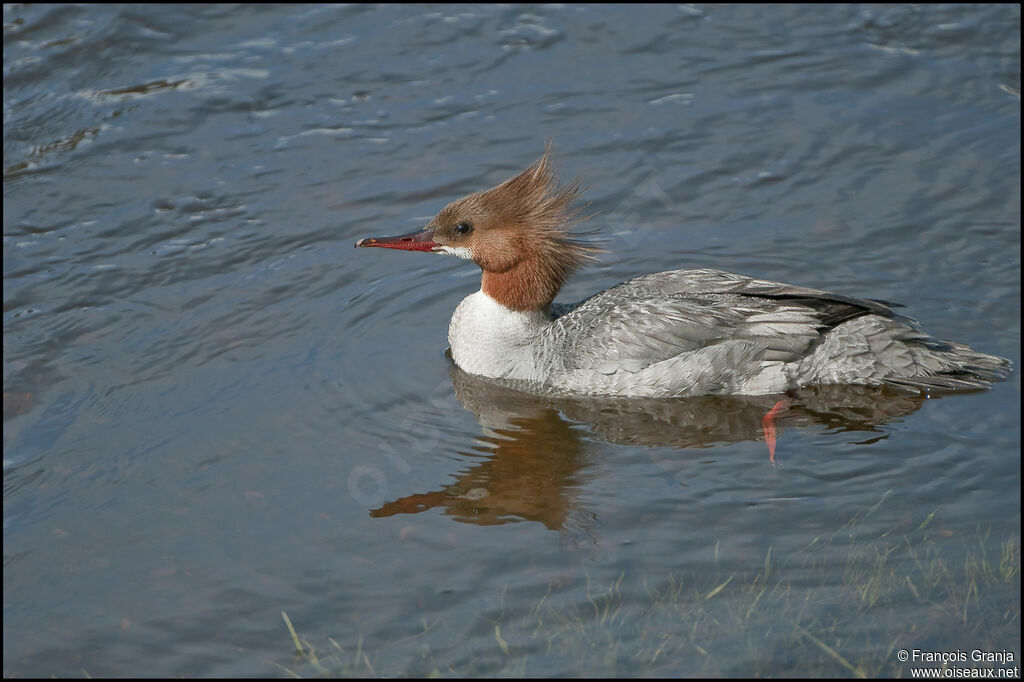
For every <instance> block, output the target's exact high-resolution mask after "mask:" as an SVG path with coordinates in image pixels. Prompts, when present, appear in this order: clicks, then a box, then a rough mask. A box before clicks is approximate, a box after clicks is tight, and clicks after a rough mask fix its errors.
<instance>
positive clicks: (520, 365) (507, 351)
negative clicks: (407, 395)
mask: <svg viewBox="0 0 1024 682" xmlns="http://www.w3.org/2000/svg"><path fill="white" fill-rule="evenodd" d="M579 193H580V189H579V184H578V183H577V182H572V183H569V184H567V185H562V186H559V184H558V181H557V178H556V177H555V174H554V172H553V170H552V168H551V162H550V146H549V148H548V149H547V150H546V151H545V153H544V155H543V156H542V157H541V158H540V159H538V160H537V161H536V162H535V163H534V164H533V165H531V166H530V167H529V168H527V169H526V170H524V171H523V172H522V173H519V174H518V175H516V176H514V177H512V178H510V179H508V180H506V181H505V182H503V183H501V184H500V185H498V186H496V187H492V188H491V189H488V190H484V191H481V192H476V193H474V194H470V195H469V196H466V197H463V198H461V199H458V200H457V201H454V202H452V203H450V204H448V205H447V206H445V207H444V209H442V210H441V212H440V213H438V214H437V215H436V216H435V217H434V218H433V220H431V221H430V222H429V223H427V225H426V227H424V228H423V229H422V230H420V231H418V232H413V233H410V234H406V235H400V236H397V237H370V238H366V239H360V240H359V241H358V242H356V246H357V247H358V246H363V247H371V246H373V247H382V248H390V249H402V250H406V251H430V252H433V253H442V254H448V255H451V256H457V257H459V258H464V259H466V260H471V261H473V262H474V263H476V264H477V265H478V266H479V267H480V269H481V270H482V277H481V282H480V290H479V291H477V292H476V293H473V294H470V295H469V296H467V297H466V298H465V299H463V301H462V302H461V303H460V304H459V306H458V307H457V308H456V309H455V312H454V314H453V315H452V319H451V324H450V326H449V329H448V342H449V344H450V345H451V354H452V358H453V359H454V361H455V363H456V364H457V365H458V366H459V367H460V368H461V369H463V370H464V371H466V372H469V373H471V374H476V375H480V376H484V377H490V378H494V379H506V380H512V381H514V382H515V383H516V384H517V385H520V386H522V387H524V388H526V389H528V390H533V389H535V390H538V391H543V392H552V391H554V392H566V393H572V394H582V395H601V396H630V397H653V398H663V397H683V396H694V395H706V394H720V395H722V394H746V395H758V394H769V393H783V392H786V391H791V390H793V389H797V388H799V387H801V386H816V385H830V384H862V385H892V386H899V387H904V388H907V389H911V390H921V391H931V390H945V391H948V390H965V389H967V390H969V389H982V388H986V387H988V385H989V383H990V382H992V381H997V380H1000V379H1003V378H1005V377H1006V376H1007V375H1008V374H1009V372H1010V366H1011V363H1010V361H1009V360H1006V359H1005V358H1001V357H997V356H994V355H987V354H985V353H979V352H977V351H975V350H972V349H971V348H968V347H967V346H965V345H963V344H959V343H954V342H952V341H940V340H938V339H936V338H933V337H931V336H929V335H928V334H926V333H924V332H923V331H921V330H920V329H918V328H917V327H916V326H915V323H914V322H913V321H912V320H910V319H909V318H907V317H904V316H901V315H898V314H897V313H895V312H894V311H893V310H892V309H891V308H890V307H889V304H885V303H882V302H879V301H873V300H867V299H860V298H853V297H850V296H843V295H840V294H833V293H829V292H827V291H820V290H818V289H810V288H806V287H801V286H794V285H791V284H782V283H779V282H771V281H768V280H761V279H756V278H753V277H747V276H744V275H736V274H732V273H729V272H724V271H721V270H712V269H687V270H670V271H668V272H659V273H654V274H648V275H642V276H640V277H636V278H634V279H631V280H628V281H626V282H623V283H622V284H619V285H617V286H614V287H611V288H609V289H606V290H604V291H601V292H599V293H596V294H594V295H593V296H591V297H589V298H587V299H585V300H583V301H580V302H579V303H574V304H571V305H566V304H559V303H554V298H555V296H556V295H557V294H558V291H559V289H561V287H562V285H563V284H564V283H565V281H566V279H567V278H568V277H569V275H570V274H571V273H572V272H573V271H574V270H576V269H577V268H579V267H580V266H581V265H582V264H583V263H584V262H585V261H587V260H588V259H591V258H593V256H594V253H596V252H597V251H599V249H596V248H594V247H593V246H590V245H587V244H585V243H583V242H580V241H578V240H576V239H573V238H572V237H571V236H570V235H569V234H568V229H569V228H570V227H571V226H572V225H573V224H574V221H575V219H576V217H577V216H578V211H577V210H576V209H574V208H573V206H572V204H573V200H574V199H575V198H576V197H577V196H578V195H579Z"/></svg>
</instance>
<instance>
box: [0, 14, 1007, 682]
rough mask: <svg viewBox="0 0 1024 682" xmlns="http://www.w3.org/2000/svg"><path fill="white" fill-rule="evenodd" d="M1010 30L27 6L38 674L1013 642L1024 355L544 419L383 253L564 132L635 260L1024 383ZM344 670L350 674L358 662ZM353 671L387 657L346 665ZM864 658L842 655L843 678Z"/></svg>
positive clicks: (32, 614)
mask: <svg viewBox="0 0 1024 682" xmlns="http://www.w3.org/2000/svg"><path fill="white" fill-rule="evenodd" d="M1019 87H1020V8H1019V6H1017V5H1004V6H997V7H980V6H969V7H965V6H960V7H909V6H904V7H886V6H874V5H872V6H863V7H858V6H841V7H810V8H808V7H751V6H735V7H727V6H722V7H719V6H710V7H703V6H697V7H670V6H656V7H604V6H599V7H589V6H571V7H539V6H538V7H526V6H519V7H464V6H457V7H425V6H416V7H394V6H388V7H370V6H359V7H325V6H316V7H302V6H287V7H272V6H264V5H260V6H254V7H234V6H232V7H167V6H153V7H133V6H99V7H59V6H28V7H26V6H7V7H5V8H4V266H3V269H4V335H3V345H4V355H3V381H4V645H3V647H4V649H3V652H4V653H3V667H4V675H5V676H18V677H22V676H50V675H57V676H64V675H72V676H80V675H83V674H85V673H88V674H90V675H94V676H100V675H120V676H128V675H133V674H143V675H189V676H206V675H279V674H284V672H285V671H284V670H283V668H289V669H291V670H294V671H295V672H298V673H300V674H303V675H315V674H317V673H318V672H321V671H320V670H319V669H318V668H317V666H316V665H315V664H313V663H312V662H311V661H310V659H309V658H308V657H303V656H297V655H293V649H294V647H293V644H292V639H291V636H290V634H289V632H288V629H287V627H286V625H285V624H284V621H283V619H282V617H281V612H282V611H285V612H287V614H288V616H289V617H290V619H291V621H292V623H293V624H294V626H295V629H296V630H297V632H298V634H299V636H300V637H301V638H302V639H303V640H304V641H305V642H306V643H307V644H309V645H312V646H313V647H315V649H316V651H317V652H318V653H319V654H320V655H321V657H322V662H323V664H324V665H325V667H326V668H327V670H328V671H329V672H332V673H336V674H364V673H365V674H379V675H402V674H429V673H432V672H437V673H439V674H442V675H450V674H462V675H465V674H494V675H516V674H520V675H521V674H525V675H578V674H594V675H612V674H614V675H695V674H708V673H710V674H724V675H746V674H760V675H785V674H825V675H849V674H851V673H852V672H854V671H859V672H864V673H867V674H881V675H902V676H909V675H910V670H909V667H910V666H909V664H904V663H901V662H899V661H898V659H897V653H896V652H897V651H898V650H899V649H901V648H907V649H914V648H920V649H924V650H934V651H956V650H958V649H959V650H963V651H965V652H970V651H971V650H973V649H976V648H978V649H982V650H995V651H1003V650H1007V651H1010V652H1011V653H1012V654H1013V656H1014V658H1015V660H1016V665H1019V660H1020V574H1019V566H1020V449H1019V448H1020V419H1019V412H1020V375H1019V373H1018V372H1016V371H1015V373H1014V375H1013V376H1012V377H1011V378H1010V380H1009V381H1007V382H1004V383H1002V384H999V385H997V386H995V387H993V388H992V390H990V391H987V392H982V393H975V394H970V395H957V396H951V397H946V398H942V399H938V400H924V399H922V398H920V397H916V396H906V395H902V394H895V393H889V392H885V391H852V390H843V389H837V390H827V391H821V392H818V393H814V394H808V395H807V396H805V397H804V398H803V399H802V400H801V401H799V402H798V404H796V405H794V406H793V407H792V408H791V410H790V412H789V413H788V414H787V415H786V416H785V417H784V418H783V419H782V422H781V429H780V435H779V442H778V450H777V451H776V453H775V459H776V463H775V465H773V464H772V462H771V461H770V459H769V454H768V450H767V448H766V445H765V442H764V436H763V432H762V430H761V422H760V419H761V417H762V416H763V415H764V413H765V412H766V411H767V410H769V409H771V407H772V405H773V404H774V400H773V399H771V398H765V399H760V398H758V399H741V398H736V399H700V400H691V401H676V402H660V403H659V402H642V401H637V402H632V403H631V402H628V401H627V402H604V403H602V402H600V401H567V400H566V401H553V400H548V401H545V400H541V399H537V398H531V397H529V396H524V395H520V394H515V393H512V392H509V391H503V390H500V389H496V388H495V387H494V386H491V385H488V384H487V383H486V382H480V381H478V380H475V379H474V378H473V377H468V376H466V375H463V374H461V373H460V372H459V371H458V370H456V369H454V368H452V367H451V365H450V363H449V362H448V360H447V359H446V357H445V354H444V351H445V348H446V331H447V326H448V319H449V316H450V314H451V311H452V309H453V308H454V307H455V305H456V304H457V303H458V302H459V301H460V300H461V298H462V297H463V296H465V295H467V294H468V293H471V292H472V291H474V290H475V289H476V287H477V284H478V276H479V275H478V270H476V268H474V267H473V266H471V265H469V264H467V263H465V262H462V261H457V260H456V259H443V258H438V257H434V256H429V255H425V254H408V253H398V252H387V251H364V250H359V251H356V250H354V249H353V248H352V244H353V242H354V241H355V240H356V239H357V238H359V237H363V236H369V235H379V234H395V233H399V232H404V231H409V230H411V229H413V228H415V227H418V226H420V225H422V224H423V223H424V222H426V220H427V219H429V217H430V216H431V215H433V213H434V212H436V211H437V210H438V209H439V208H441V207H442V206H443V205H444V204H445V203H446V202H448V201H450V200H452V199H454V198H457V197H458V196H461V195H462V194H465V193H468V192H470V191H474V190H477V189H481V188H484V187H487V186H490V185H492V184H494V183H497V182H500V181H501V180H504V179H505V178H507V177H508V176H509V175H511V174H513V173H514V172H516V171H517V170H519V169H521V168H523V167H525V166H526V165H527V164H529V163H530V162H532V161H533V160H534V159H535V158H536V157H537V156H539V155H540V153H541V152H542V150H543V146H544V142H545V139H547V138H553V139H554V141H555V155H556V162H557V164H558V166H559V168H560V169H561V173H562V175H563V177H565V178H569V177H573V176H579V177H580V178H581V179H582V181H583V183H584V184H585V185H588V186H589V189H588V191H587V194H586V196H587V198H588V200H589V201H590V202H591V203H590V210H591V211H592V212H595V213H597V215H596V217H594V218H592V219H591V220H590V221H589V222H588V223H587V225H586V228H589V229H590V230H593V231H596V232H599V233H600V234H601V236H602V237H604V238H605V239H606V246H607V247H608V248H609V250H610V253H609V254H607V255H606V256H605V257H604V259H603V260H602V262H601V263H600V264H598V265H595V266H593V267H590V268H589V269H587V270H586V271H584V272H582V273H580V274H579V275H577V276H576V277H575V278H574V279H573V280H572V282H571V283H570V284H569V286H568V287H567V289H566V291H564V292H563V296H562V297H561V300H567V301H568V300H576V299H578V298H582V297H583V296H585V295H588V294H590V293H592V292H594V291H596V290H598V289H601V288H603V287H606V286H610V285H612V284H615V283H617V282H619V281H622V280H623V279H626V278H628V277H631V276H634V275H637V274H642V273H646V272H654V271H658V270H665V269H671V268H678V267H685V266H696V267H701V266H711V267H719V268H723V269H728V270H732V271H736V272H741V273H745V274H750V275H756V276H759V277H763V278H768V279H778V280H782V281H787V282H792V283H795V284H801V285H805V286H812V287H818V288H825V289H832V290H835V291H839V292H842V293H846V294H850V295H854V296H864V297H871V298H879V299H885V300H890V301H898V302H901V303H903V304H905V305H906V306H907V308H906V311H907V313H908V314H910V315H913V316H914V317H916V318H917V319H919V320H920V321H921V323H922V325H923V327H924V328H925V329H927V330H928V331H929V332H931V333H933V334H935V335H936V336H938V337H940V338H945V339H952V340H956V341H960V342H963V343H967V344H970V345H971V346H974V347H975V348H977V349H979V350H982V351H985V352H989V353H995V354H999V355H1003V356H1006V357H1009V358H1011V359H1012V360H1013V361H1014V363H1015V366H1016V367H1018V368H1019V367H1020V181H1021V178H1020V120H1021V119H1020V95H1019ZM334 643H336V644H337V647H340V648H341V649H343V650H344V652H345V653H344V654H343V655H342V654H341V653H339V650H338V649H337V648H336V647H335V644H334ZM357 652H358V653H357ZM833 654H834V655H833Z"/></svg>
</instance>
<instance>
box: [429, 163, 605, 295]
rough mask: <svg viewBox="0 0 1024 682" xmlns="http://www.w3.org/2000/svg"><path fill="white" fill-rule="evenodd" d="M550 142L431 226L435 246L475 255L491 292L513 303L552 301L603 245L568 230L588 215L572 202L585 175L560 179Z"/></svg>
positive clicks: (443, 213)
mask: <svg viewBox="0 0 1024 682" xmlns="http://www.w3.org/2000/svg"><path fill="white" fill-rule="evenodd" d="M550 156H551V145H550V143H549V144H548V146H547V148H546V149H545V151H544V155H543V156H541V157H540V158H539V159H538V160H537V161H536V162H534V164H533V165H531V166H530V167H529V168H527V169H526V170H524V171H523V172H522V173H520V174H518V175H516V176H514V177H512V178H509V179H508V180H506V181H505V182H503V183H501V184H500V185H498V186H496V187H492V188H491V189H488V190H484V191H482V192H476V193H474V194H470V195H469V196H466V197H463V198H462V199H459V200H457V201H453V202H452V203H450V204H448V205H447V206H445V207H444V209H442V210H441V212H440V213H438V214H437V216H435V217H434V219H433V220H432V221H430V223H428V224H427V230H433V240H434V242H436V243H437V244H438V245H439V247H440V248H438V249H435V250H438V251H442V252H445V253H450V254H452V255H456V256H461V257H463V258H468V259H470V260H472V261H474V262H475V263H476V264H477V265H479V266H480V268H481V269H482V270H483V281H482V284H481V287H482V289H483V291H484V293H486V294H487V295H489V296H490V297H491V298H493V299H495V300H496V301H498V302H499V303H501V304H503V305H505V306H506V307H508V308H511V309H513V310H539V309H541V308H544V307H545V306H547V305H548V304H549V303H550V302H551V301H552V300H553V299H554V297H555V295H556V294H557V293H558V290H559V289H561V287H562V285H563V284H564V283H565V280H566V279H567V278H568V277H569V275H570V274H571V273H572V272H573V271H574V270H576V269H577V268H579V267H580V266H581V265H582V264H583V263H584V262H585V261H586V260H589V259H593V257H594V256H593V254H594V253H596V252H598V251H600V249H598V248H596V247H594V246H590V245H588V244H584V243H582V242H579V241H576V240H574V239H572V238H570V237H569V236H568V234H567V233H568V230H569V228H571V227H572V226H573V225H575V224H576V223H578V222H579V221H580V220H579V218H578V217H577V216H578V214H579V209H577V208H574V207H573V206H572V203H573V200H574V199H575V198H576V197H577V196H578V195H579V194H580V186H579V182H577V181H575V180H573V181H572V182H570V183H568V184H566V185H562V186H559V184H558V178H557V176H556V175H555V173H554V171H553V170H552V168H551V163H550Z"/></svg>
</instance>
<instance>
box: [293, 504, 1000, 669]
mask: <svg viewBox="0 0 1024 682" xmlns="http://www.w3.org/2000/svg"><path fill="white" fill-rule="evenodd" d="M884 500H885V497H883V498H882V500H881V501H880V502H879V503H878V504H877V505H875V507H873V508H872V509H869V510H868V511H867V512H865V513H864V514H863V515H860V516H858V517H855V518H854V519H851V520H850V521H849V522H848V523H847V524H845V525H844V526H843V527H841V528H840V529H838V530H837V531H835V532H834V533H832V534H831V535H829V536H820V537H817V538H814V539H813V540H811V541H810V542H809V543H808V544H807V545H806V546H805V547H803V548H802V549H800V550H798V551H796V552H793V553H792V554H791V555H789V556H787V557H784V558H780V557H777V556H774V554H773V551H772V550H771V549H769V550H768V551H767V553H766V554H765V556H764V559H763V562H759V566H758V569H757V570H752V571H749V572H747V573H743V572H739V571H735V572H733V571H730V572H728V573H725V572H716V571H711V572H709V573H710V574H709V575H700V576H698V575H694V574H693V572H687V571H681V572H674V573H668V574H666V575H664V576H662V577H660V578H659V579H658V580H657V582H656V583H654V584H651V583H650V582H648V580H647V579H644V578H639V579H638V580H636V581H635V583H636V584H635V585H632V586H630V588H629V589H628V590H627V588H626V587H625V583H627V582H628V577H629V576H627V575H626V574H625V573H623V574H621V575H619V576H618V578H617V579H616V580H615V581H613V582H611V583H610V584H607V585H602V586H594V585H592V584H591V583H590V580H589V578H588V581H587V585H586V589H585V593H584V597H583V599H581V600H578V601H577V602H576V603H561V602H558V601H557V599H556V596H555V595H553V593H552V588H550V587H549V589H548V592H547V594H545V595H543V596H542V597H540V598H539V600H538V601H537V602H536V603H534V604H532V605H531V606H530V607H529V608H528V609H526V610H525V612H524V611H523V609H522V608H521V609H520V610H519V611H518V612H517V613H515V614H509V613H506V611H505V605H504V596H505V595H504V594H500V595H495V597H496V601H498V602H499V606H498V608H497V609H496V610H495V611H493V612H487V613H481V614H480V615H479V617H478V623H476V624H475V626H473V627H470V626H471V624H467V623H465V622H458V623H452V622H449V620H448V619H445V618H441V619H439V620H437V621H435V622H433V623H427V622H426V621H424V622H423V623H422V630H421V632H420V633H418V634H416V635H413V636H411V637H406V638H403V639H400V640H397V641H394V642H390V643H387V644H383V645H380V646H376V647H375V648H374V649H373V650H366V649H365V648H364V640H363V638H362V637H361V636H357V637H356V638H355V640H356V641H355V643H354V645H349V646H342V645H341V644H339V643H338V642H337V641H336V640H334V639H331V638H327V640H326V643H323V644H319V645H318V646H313V645H312V644H311V643H310V642H308V641H307V640H305V639H302V638H301V637H299V636H298V635H297V634H296V633H295V631H294V629H293V628H292V626H291V622H290V620H289V619H288V617H287V615H285V614H283V613H282V615H284V620H285V623H286V624H287V629H288V631H289V632H290V635H291V640H292V644H293V646H294V648H295V653H294V655H293V657H292V660H291V661H289V662H288V663H287V664H280V663H274V665H275V666H277V667H278V668H279V669H280V671H282V672H284V673H285V674H288V675H292V676H296V677H299V676H332V677H334V676H338V677H355V676H359V677H363V676H373V677H379V676H388V677H390V676H406V675H408V676H445V677H447V676H485V675H487V676H494V675H499V676H547V675H555V676H579V675H586V676H680V675H684V676H691V675H720V676H721V675H724V676H773V677H777V676H787V675H798V676H828V677H834V676H843V677H850V676H853V677H876V676H894V677H909V676H910V675H911V667H912V664H911V663H904V662H901V661H899V660H898V658H897V652H898V651H899V650H900V649H910V650H913V649H922V650H925V651H957V650H958V649H959V650H962V651H965V652H967V653H968V655H969V654H970V651H971V650H973V649H980V650H983V651H997V652H1001V651H1004V650H1010V651H1011V652H1012V653H1013V657H1014V662H1013V663H1007V664H1006V665H1005V666H1003V665H1001V664H983V663H974V664H972V663H970V662H968V663H964V664H958V665H959V666H960V667H964V666H970V665H974V666H976V667H977V666H981V667H984V666H992V665H995V666H996V667H1012V666H1014V665H1016V666H1018V674H1019V665H1020V540H1019V538H1016V537H1015V538H1010V539H1007V540H1004V541H1002V542H999V543H996V542H993V541H992V538H991V537H990V534H989V533H988V532H987V531H984V530H982V529H976V531H975V533H973V534H972V535H969V536H962V537H959V538H957V537H949V536H948V534H944V533H942V532H937V533H933V532H932V530H931V521H932V518H933V516H934V515H929V516H928V517H927V518H926V519H924V520H923V521H922V522H921V524H920V525H919V526H918V527H917V528H916V529H914V530H913V531H911V532H909V533H892V532H883V533H881V534H880V535H876V536H874V537H870V536H865V535H864V534H861V533H859V530H860V528H861V523H862V521H864V520H865V519H866V518H867V517H869V516H871V515H872V514H873V513H874V512H875V511H876V510H877V509H878V507H879V506H880V505H881V504H882V502H884ZM996 548H998V551H996ZM844 551H845V561H841V558H842V557H843V552H844ZM716 554H717V547H716ZM837 557H838V559H837ZM837 563H839V564H841V565H840V566H839V567H837ZM837 576H838V578H837ZM562 596H565V597H578V591H576V590H572V591H571V594H569V593H567V594H565V595H562ZM520 601H521V600H520ZM300 627H301V626H300ZM467 633H468V634H467ZM467 637H469V638H471V641H470V642H466V638H467ZM453 652H454V653H453ZM918 665H919V666H920V664H918ZM925 665H929V664H925ZM931 665H933V667H934V666H938V665H939V664H931ZM997 674H998V673H997Z"/></svg>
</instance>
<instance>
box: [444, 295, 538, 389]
mask: <svg viewBox="0 0 1024 682" xmlns="http://www.w3.org/2000/svg"><path fill="white" fill-rule="evenodd" d="M549 322H550V318H549V317H548V315H547V314H546V313H545V312H544V311H540V310H537V311H530V312H517V311H515V310H511V309H509V308H506V307H505V306H503V305H501V304H500V303H498V302H497V301H495V300H494V299H493V298H491V297H490V296H488V295H487V294H485V293H484V292H483V291H478V292H476V293H475V294H471V295H469V296H467V297H466V298H464V299H463V300H462V303H460V304H459V307H458V308H456V309H455V312H454V313H453V314H452V321H451V324H450V325H449V327H448V343H449V344H451V347H452V357H453V358H454V359H455V364H457V365H458V366H459V367H461V368H462V369H463V370H465V371H467V372H469V373H471V374H479V375H481V376H485V377H494V378H498V377H502V378H507V379H525V380H530V381H537V380H541V379H542V378H543V376H542V374H543V371H542V369H541V367H540V365H541V364H542V363H541V358H540V357H539V353H538V350H539V349H538V348H537V347H536V335H537V333H538V332H539V331H540V330H541V329H543V328H544V327H545V326H546V325H547V324H548V323H549Z"/></svg>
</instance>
